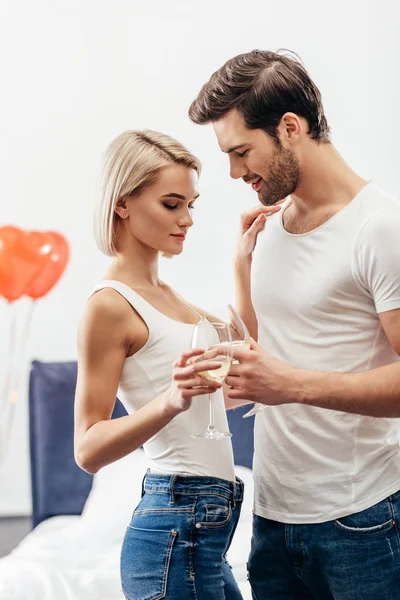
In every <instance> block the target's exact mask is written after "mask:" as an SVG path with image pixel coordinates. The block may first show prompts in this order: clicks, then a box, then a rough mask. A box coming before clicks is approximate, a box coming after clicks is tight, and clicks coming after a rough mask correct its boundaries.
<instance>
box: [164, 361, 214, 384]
mask: <svg viewBox="0 0 400 600" xmlns="http://www.w3.org/2000/svg"><path fill="white" fill-rule="evenodd" d="M220 367H222V363H221V362H219V361H216V360H203V361H201V362H197V363H192V364H190V365H188V366H186V367H183V368H180V369H177V370H176V371H175V372H174V374H173V379H174V380H175V381H181V380H183V379H187V378H188V377H193V376H195V375H196V374H197V373H201V372H202V371H214V370H215V369H219V368H220Z"/></svg>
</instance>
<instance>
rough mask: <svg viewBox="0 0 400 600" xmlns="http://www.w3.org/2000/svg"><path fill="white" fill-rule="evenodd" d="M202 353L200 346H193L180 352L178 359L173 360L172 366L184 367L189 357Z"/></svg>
mask: <svg viewBox="0 0 400 600" xmlns="http://www.w3.org/2000/svg"><path fill="white" fill-rule="evenodd" d="M201 354H204V350H202V349H201V348H194V349H193V350H187V352H182V354H181V355H180V357H179V358H178V360H176V361H175V363H174V367H184V366H185V365H186V364H187V362H188V360H189V359H190V358H193V357H194V356H200V355H201Z"/></svg>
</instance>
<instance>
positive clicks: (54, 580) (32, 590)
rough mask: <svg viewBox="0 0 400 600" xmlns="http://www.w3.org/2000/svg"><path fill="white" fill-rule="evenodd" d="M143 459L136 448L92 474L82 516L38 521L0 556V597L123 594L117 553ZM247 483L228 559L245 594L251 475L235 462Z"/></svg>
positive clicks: (68, 598)
mask: <svg viewBox="0 0 400 600" xmlns="http://www.w3.org/2000/svg"><path fill="white" fill-rule="evenodd" d="M144 470H145V459H144V456H143V454H142V451H140V450H138V451H136V452H134V453H133V454H132V455H130V456H129V457H126V458H125V459H123V460H122V461H119V462H118V463H115V464H114V465H110V466H109V467H106V468H105V469H103V470H102V471H100V472H99V473H98V474H97V475H96V476H95V480H94V484H93V488H92V491H91V492H90V495H89V498H88V500H87V502H86V504H85V508H84V511H83V513H82V515H81V516H80V517H75V516H67V517H53V518H51V519H48V520H47V521H44V522H42V523H41V524H40V525H39V526H38V527H36V529H35V530H34V531H32V532H31V533H30V534H29V535H28V536H27V537H26V538H25V539H24V540H23V541H22V542H21V543H20V545H19V546H18V547H17V548H16V549H15V550H13V551H12V552H11V554H9V555H8V556H6V557H4V558H2V559H0V599H1V600H123V598H124V596H123V594H122V592H121V591H120V578H119V555H120V548H121V544H122V538H123V536H124V533H125V529H126V525H127V523H128V522H129V518H130V514H131V512H132V509H133V508H134V506H135V505H136V504H137V502H138V501H139V498H140V484H141V478H142V474H143V472H144ZM237 475H238V476H239V477H240V478H241V479H243V480H244V482H245V485H246V494H245V500H244V504H243V509H242V516H241V519H240V522H239V525H238V528H237V530H236V534H235V537H234V540H233V543H232V546H231V549H230V552H229V556H228V559H229V562H230V563H231V565H232V567H233V572H234V574H235V576H236V579H237V581H238V583H239V586H240V588H241V590H242V593H243V597H244V598H245V599H246V600H249V599H250V598H251V593H250V588H249V585H248V583H247V581H246V561H247V557H248V552H249V547H250V536H251V519H252V516H251V511H252V502H253V490H252V488H253V485H252V475H251V471H250V470H249V469H246V468H245V467H237Z"/></svg>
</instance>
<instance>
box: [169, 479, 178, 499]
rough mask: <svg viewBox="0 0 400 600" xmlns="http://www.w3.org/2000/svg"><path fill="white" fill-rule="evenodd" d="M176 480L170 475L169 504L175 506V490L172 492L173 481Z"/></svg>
mask: <svg viewBox="0 0 400 600" xmlns="http://www.w3.org/2000/svg"><path fill="white" fill-rule="evenodd" d="M176 478H177V475H172V476H171V481H170V484H169V491H170V494H171V500H170V502H171V504H175V490H174V486H175V479H176Z"/></svg>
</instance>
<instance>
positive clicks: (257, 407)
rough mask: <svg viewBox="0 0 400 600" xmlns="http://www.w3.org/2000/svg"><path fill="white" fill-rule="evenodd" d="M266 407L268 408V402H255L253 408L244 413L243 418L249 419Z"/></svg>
mask: <svg viewBox="0 0 400 600" xmlns="http://www.w3.org/2000/svg"><path fill="white" fill-rule="evenodd" d="M264 408H267V404H261V403H260V402H255V403H254V406H253V408H251V409H250V410H249V411H247V413H244V415H243V416H242V419H247V418H248V417H252V416H253V415H256V414H257V413H259V412H261V411H262V410H264Z"/></svg>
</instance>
